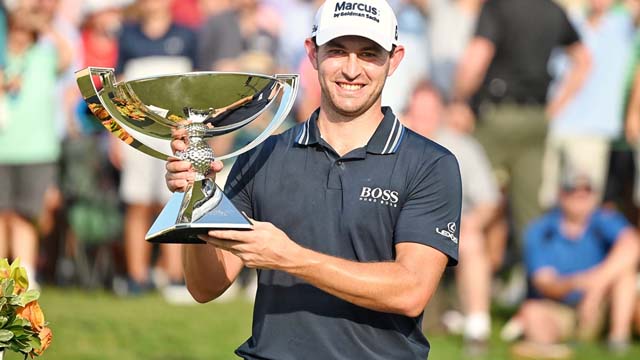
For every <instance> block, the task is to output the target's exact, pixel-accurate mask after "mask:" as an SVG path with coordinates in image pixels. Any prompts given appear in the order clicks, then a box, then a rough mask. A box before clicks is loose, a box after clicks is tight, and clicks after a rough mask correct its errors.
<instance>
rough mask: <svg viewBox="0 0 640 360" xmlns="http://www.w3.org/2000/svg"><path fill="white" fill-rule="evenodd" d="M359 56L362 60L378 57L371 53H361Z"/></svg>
mask: <svg viewBox="0 0 640 360" xmlns="http://www.w3.org/2000/svg"><path fill="white" fill-rule="evenodd" d="M360 56H362V57H363V58H374V57H376V56H378V55H377V54H376V53H372V52H363V53H362V54H360Z"/></svg>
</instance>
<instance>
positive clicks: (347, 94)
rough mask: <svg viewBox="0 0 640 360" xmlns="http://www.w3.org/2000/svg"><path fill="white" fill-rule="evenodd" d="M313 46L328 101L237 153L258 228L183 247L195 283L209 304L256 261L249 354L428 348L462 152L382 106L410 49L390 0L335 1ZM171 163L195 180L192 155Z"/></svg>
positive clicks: (176, 175) (182, 182)
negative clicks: (428, 319) (428, 322)
mask: <svg viewBox="0 0 640 360" xmlns="http://www.w3.org/2000/svg"><path fill="white" fill-rule="evenodd" d="M305 48H306V51H307V54H308V57H309V60H310V61H311V63H312V64H313V66H314V68H315V69H316V70H317V71H318V78H319V81H320V84H321V88H322V100H321V106H320V108H319V109H318V110H317V111H316V112H315V113H314V114H313V115H312V116H311V117H310V118H309V120H308V121H307V122H305V123H303V124H299V125H298V126H296V127H294V128H292V129H290V130H288V131H287V132H285V133H283V134H280V135H278V136H272V137H269V138H268V139H267V140H266V141H264V142H263V143H261V144H260V145H258V146H257V147H256V148H254V149H253V150H251V151H249V152H247V153H245V154H243V155H241V156H240V157H239V158H238V159H237V161H236V163H235V165H234V166H233V169H232V170H231V173H230V175H229V178H228V181H227V185H226V189H225V193H226V195H227V196H228V197H229V199H230V200H231V201H232V203H233V204H234V205H235V207H237V208H238V209H239V210H241V211H242V212H243V213H244V214H245V215H246V216H247V217H248V218H250V222H251V223H252V226H251V228H250V229H248V230H246V229H245V230H227V229H215V230H210V231H208V232H206V234H203V235H199V236H198V237H199V238H200V239H201V240H203V241H205V242H206V243H207V244H206V245H202V244H184V245H183V250H182V251H183V253H182V255H183V261H184V273H185V278H186V282H187V287H188V289H189V291H190V292H191V294H192V295H193V296H194V298H195V299H196V300H197V301H199V302H207V301H210V300H213V299H215V298H216V297H218V296H220V295H221V294H222V293H223V292H224V291H225V290H226V289H227V288H228V287H229V286H230V285H231V284H232V283H233V282H234V280H235V279H236V277H237V276H238V274H239V272H240V270H241V269H242V268H243V267H244V266H247V267H249V268H255V269H258V276H259V284H258V291H257V296H256V302H255V308H254V318H253V329H252V336H251V338H250V339H249V340H247V341H246V342H245V343H244V344H242V345H241V346H240V347H239V348H238V349H237V350H236V354H237V355H239V356H240V357H243V358H245V359H258V358H259V359H300V358H305V359H410V358H411V359H425V358H426V357H427V356H428V353H429V343H428V341H427V339H426V338H425V337H424V336H423V334H422V330H421V320H422V314H423V311H424V308H425V306H426V304H427V302H428V301H429V299H430V298H431V296H432V295H433V293H434V292H435V290H436V288H437V285H438V282H439V280H440V277H441V275H442V273H443V271H444V269H445V267H446V266H447V265H455V263H456V262H457V256H458V228H459V219H460V205H461V185H460V175H459V170H458V164H457V161H456V159H455V157H454V156H453V155H452V154H451V153H450V152H449V151H448V150H446V149H445V148H443V147H441V146H439V145H437V144H435V143H434V142H431V141H429V140H427V139H425V138H423V137H421V136H419V135H417V134H415V133H413V132H412V131H410V130H408V129H406V128H405V127H404V126H403V125H402V124H401V123H400V121H399V120H398V118H397V117H396V116H395V115H394V114H393V112H392V110H391V109H389V108H386V107H382V106H381V97H380V94H381V92H382V89H383V87H384V84H385V80H386V77H387V76H391V75H392V74H393V72H394V71H395V70H396V68H397V67H398V65H399V64H400V62H401V61H402V58H403V56H404V53H405V50H404V48H403V46H402V45H399V44H398V39H397V21H396V18H395V15H394V14H393V11H392V9H391V8H390V6H389V5H388V4H387V3H386V1H384V0H370V1H366V2H354V1H335V0H333V1H332V0H329V1H326V2H325V3H324V5H323V6H322V7H321V8H320V9H319V10H318V13H317V15H316V19H315V25H314V28H313V32H312V37H311V38H309V39H307V40H306V41H305ZM185 134H186V131H180V130H177V131H174V132H173V135H174V141H173V142H172V147H173V149H174V151H177V152H178V154H179V153H180V151H183V150H185V149H186V147H187V143H188V142H189V141H185V140H184V139H185V138H184V137H183V136H184V135H185ZM221 169H222V163H221V162H220V161H219V160H216V161H214V162H212V163H211V169H210V170H211V173H212V174H215V173H216V172H219V171H220V170H221ZM167 170H168V172H167V175H166V181H167V185H168V187H169V188H170V190H172V191H177V192H180V191H185V190H188V189H189V187H191V186H193V184H194V183H196V182H197V181H198V178H197V175H196V173H195V172H194V170H193V166H192V163H191V162H190V161H188V160H181V159H178V158H171V159H170V160H169V161H168V163H167Z"/></svg>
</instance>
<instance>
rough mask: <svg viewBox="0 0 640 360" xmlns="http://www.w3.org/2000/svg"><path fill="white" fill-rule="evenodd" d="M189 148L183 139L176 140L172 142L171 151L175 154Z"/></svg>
mask: <svg viewBox="0 0 640 360" xmlns="http://www.w3.org/2000/svg"><path fill="white" fill-rule="evenodd" d="M186 148H187V144H186V143H185V142H184V140H182V139H174V140H171V150H172V151H173V152H174V153H175V152H176V151H184V150H185V149H186Z"/></svg>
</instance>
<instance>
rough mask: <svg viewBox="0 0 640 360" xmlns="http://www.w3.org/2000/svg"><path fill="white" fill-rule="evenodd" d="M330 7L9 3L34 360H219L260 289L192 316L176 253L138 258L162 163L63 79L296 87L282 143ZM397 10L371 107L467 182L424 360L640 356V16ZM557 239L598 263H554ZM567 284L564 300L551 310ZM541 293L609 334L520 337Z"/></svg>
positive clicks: (310, 2)
mask: <svg viewBox="0 0 640 360" xmlns="http://www.w3.org/2000/svg"><path fill="white" fill-rule="evenodd" d="M321 3H322V1H317V0H316V1H314V0H236V1H229V0H137V1H134V0H112V1H104V0H5V1H0V72H1V76H0V84H1V86H0V257H9V258H15V257H20V258H21V260H22V264H23V265H24V266H25V267H27V270H28V272H29V275H30V277H31V279H30V282H31V284H32V286H34V287H39V288H41V289H42V293H43V294H42V300H41V303H42V306H43V309H44V312H45V317H46V319H47V321H49V322H50V327H51V328H52V330H53V332H54V341H53V344H52V346H51V347H50V348H49V350H47V352H46V353H45V354H44V356H45V358H51V359H230V358H233V355H232V352H233V350H234V349H235V347H236V346H238V345H239V344H240V343H241V342H242V341H244V340H245V339H246V338H247V337H248V336H249V333H250V321H251V320H250V319H251V304H252V301H253V297H254V294H255V290H256V281H255V274H254V273H253V272H250V271H247V272H246V273H245V274H243V275H242V278H241V279H240V281H239V282H238V283H237V284H236V285H234V287H232V288H231V289H229V291H228V292H227V293H226V294H225V295H224V296H223V297H222V298H220V299H217V300H216V301H214V302H212V303H210V304H205V305H202V304H196V303H195V302H194V301H193V300H192V299H191V297H190V296H189V294H188V293H187V291H186V288H185V286H184V282H183V280H182V273H181V263H180V261H181V260H180V249H179V246H178V245H163V246H160V247H158V246H152V245H151V244H148V243H146V242H145V241H144V235H145V233H146V231H147V229H148V228H149V227H150V225H151V222H152V221H153V219H155V217H156V216H157V214H158V212H159V211H160V209H162V206H163V205H164V203H165V202H166V201H167V199H168V197H169V196H170V194H169V193H168V191H167V190H166V188H165V185H164V164H163V162H162V161H159V160H155V159H152V158H147V157H146V155H141V154H140V153H137V152H136V151H133V150H131V149H130V148H128V147H127V146H125V145H124V144H123V143H121V142H119V140H117V139H115V138H114V137H113V136H112V135H111V134H109V133H108V132H107V131H106V130H105V129H104V128H103V127H102V125H101V124H100V122H98V121H96V119H95V118H94V117H93V115H92V114H91V113H90V112H89V111H88V109H87V107H86V105H85V103H84V101H83V100H82V99H81V97H80V93H79V91H78V89H77V86H76V83H75V76H74V72H75V71H77V70H79V69H82V68H84V67H87V66H97V67H111V68H115V71H116V74H117V76H118V78H119V79H121V80H128V79H135V78H139V77H143V76H152V75H160V74H166V73H178V72H187V71H196V70H198V71H207V70H216V71H242V72H252V73H264V74H276V73H298V74H300V76H301V89H300V93H299V94H298V98H297V102H296V104H295V107H294V109H293V110H292V112H291V113H290V115H289V118H288V119H287V122H286V125H285V126H283V128H282V129H281V130H284V129H286V128H288V127H290V126H293V125H295V124H296V123H298V122H303V121H305V120H306V119H307V118H308V117H309V115H310V114H311V113H312V112H313V111H314V110H315V109H316V108H317V107H318V106H319V103H320V94H321V89H320V86H319V83H318V80H317V73H316V72H315V70H314V68H313V66H312V65H311V63H310V62H309V60H308V59H307V57H306V54H305V52H304V47H303V42H304V39H305V38H306V37H307V36H308V35H309V34H310V32H311V27H312V24H313V16H314V14H315V10H316V9H317V7H318V6H319V4H321ZM389 3H390V4H391V5H392V6H393V8H394V9H395V11H396V14H397V17H398V22H399V27H398V32H399V38H400V43H401V44H403V45H404V46H405V47H406V56H405V59H404V60H403V62H402V64H401V66H400V68H399V69H398V71H397V72H396V73H395V74H394V75H393V76H392V77H390V78H388V81H387V84H386V87H385V90H384V93H383V103H384V105H388V106H391V107H392V108H393V109H394V111H395V113H396V114H399V115H401V119H402V121H403V122H404V123H405V124H406V125H407V126H408V127H409V128H411V129H412V130H414V131H416V132H418V133H420V134H422V135H424V136H426V137H428V138H430V139H432V140H434V141H436V142H438V143H441V144H442V145H444V146H446V147H447V148H449V149H450V150H451V151H452V152H454V154H455V155H456V156H457V158H458V160H459V162H460V166H461V172H462V177H463V189H464V205H463V217H462V224H461V236H460V265H459V266H458V267H457V268H456V269H450V270H448V272H447V274H446V275H445V278H444V279H443V282H442V285H441V286H440V288H439V290H438V293H437V294H436V295H435V296H434V298H433V299H432V300H431V302H430V304H429V306H428V307H427V310H426V313H425V319H424V328H425V332H426V333H427V335H428V337H429V339H430V340H431V341H432V355H431V357H432V358H434V359H452V358H459V359H467V358H487V359H507V358H523V359H524V358H554V359H555V358H576V359H596V358H602V357H604V356H609V355H610V354H615V355H617V356H619V358H627V359H638V358H640V341H639V339H640V302H639V301H638V300H637V297H636V295H637V293H638V291H639V289H640V281H638V280H637V279H640V278H638V276H637V274H638V258H640V255H639V254H640V250H638V247H639V245H638V242H639V241H640V240H638V237H637V235H636V230H635V229H636V227H637V226H638V224H639V221H640V217H639V213H638V207H639V206H640V191H639V190H640V177H639V176H638V174H639V173H640V170H639V169H640V166H636V162H637V161H638V159H640V157H639V154H640V75H638V72H637V71H636V64H637V63H638V59H639V58H640V37H638V31H637V29H638V28H637V24H638V13H639V12H638V8H639V5H640V4H638V2H637V1H636V0H628V1H615V0H558V1H556V2H553V1H551V0H513V1H510V0H502V1H501V0H497V1H494V0H491V1H483V0H389ZM507 3H509V4H507ZM509 6H511V7H512V9H510V8H509ZM264 120H267V121H268V120H269V119H264ZM259 123H260V121H258V122H257V123H256V124H255V127H253V125H252V126H250V127H248V128H246V129H243V131H240V132H236V133H234V134H233V135H231V136H224V137H220V138H216V139H214V140H212V146H213V148H214V150H215V152H216V153H218V154H224V153H228V152H230V151H231V149H237V148H238V147H240V146H241V145H243V144H245V143H246V142H247V141H249V140H251V139H252V138H251V136H255V135H254V134H255V132H256V131H257V129H256V128H257V127H258V126H259V125H260V124H259ZM162 146H165V147H166V146H167V144H155V145H153V147H154V148H156V149H161V148H162ZM165 151H167V152H168V150H166V149H165ZM225 167H226V169H227V170H228V169H230V168H231V163H225ZM217 181H218V182H219V183H220V185H222V184H223V182H224V176H220V177H218V179H217ZM554 221H555V222H554ZM576 229H577V230H576ZM558 239H565V240H566V239H579V240H580V241H582V243H589V244H590V245H589V246H587V247H590V248H592V250H584V249H577V248H574V247H571V246H562V245H558V246H560V247H559V248H556V247H549V246H550V245H549V244H550V243H553V244H556V241H560V240H558ZM560 242H561V241H560ZM554 246H555V245H554ZM593 249H597V250H593ZM583 251H586V252H583ZM540 254H543V255H545V254H546V255H548V254H552V255H554V256H555V257H554V256H547V257H546V258H545V257H544V256H542V255H540ZM585 254H587V255H585ZM621 254H622V255H621ZM625 254H626V255H625ZM592 255H593V256H592ZM587 257H588V258H589V259H591V260H590V261H582V260H584V259H585V258H587ZM611 263H620V264H622V263H624V264H625V267H624V269H622V266H619V269H618V268H616V267H615V266H613V265H611ZM541 269H543V270H549V269H554V271H552V275H550V276H547V274H546V273H545V272H544V271H541ZM594 269H604V270H602V271H600V270H597V271H591V270H594ZM630 269H631V270H630ZM625 271H626V272H625ZM594 273H598V274H597V276H596V275H593V277H592V274H594ZM623 273H624V274H625V275H628V274H631V275H630V276H627V277H625V279H626V280H625V281H626V282H624V283H618V282H617V281H616V280H617V278H622V276H618V275H619V274H623ZM601 274H608V275H609V276H608V277H606V276H604V275H601ZM611 274H613V275H611ZM578 275H584V276H578ZM565 283H567V284H569V283H570V284H571V286H572V287H571V289H570V291H568V292H572V291H575V292H577V293H580V294H581V295H578V297H577V298H576V299H577V300H576V299H574V300H569V299H568V298H565V296H564V295H566V294H567V293H568V292H567V291H565V292H563V293H562V295H557V296H552V295H549V294H551V293H553V290H548V289H550V288H551V287H553V286H555V285H554V284H565ZM595 283H597V284H600V283H602V286H591V285H585V284H595ZM594 288H597V289H595V290H594ZM618 288H620V289H626V291H624V290H616V289H618ZM591 294H596V295H593V296H591ZM614 294H615V295H614ZM618 295H619V296H618ZM581 296H582V297H581ZM544 298H553V299H554V300H555V301H556V302H557V303H560V304H562V305H563V306H564V307H566V308H567V309H569V310H570V312H572V314H571V315H572V316H573V317H574V319H573V320H569V322H570V323H571V324H570V325H571V327H572V328H573V329H572V330H568V331H569V332H571V333H572V334H573V333H575V332H576V331H577V330H579V329H581V328H583V326H585V324H586V323H589V319H588V317H587V316H586V315H584V313H589V312H591V313H602V314H603V316H604V322H603V323H604V325H602V326H600V327H599V328H598V329H599V330H598V331H596V332H597V335H595V336H593V337H592V338H590V339H589V340H588V341H587V340H584V339H582V338H576V337H574V336H565V335H568V333H567V332H566V331H564V328H563V329H562V330H563V331H561V329H560V328H555V327H552V328H551V329H546V328H545V324H536V322H535V321H531V319H545V316H551V319H552V320H553V319H557V316H556V315H558V313H556V312H553V311H552V310H549V309H548V308H541V309H538V308H536V304H538V303H536V302H532V300H540V299H544ZM593 298H595V299H596V300H591V299H593ZM587 300H589V301H591V302H592V303H593V304H596V305H591V307H589V306H588V305H589V304H590V303H588V302H587ZM531 304H533V305H531ZM607 304H609V305H608V306H607ZM620 304H622V305H620ZM618 309H625V310H618ZM553 310H554V311H555V309H553ZM588 310H590V311H588ZM558 316H559V315H558ZM538 322H539V321H538ZM543 322H544V321H543ZM551 322H553V321H551ZM547 325H548V324H547ZM558 326H559V325H558ZM576 327H577V329H576ZM540 329H542V332H543V333H546V334H549V333H554V334H556V335H555V336H550V337H545V336H544V334H543V336H542V337H541V336H540V334H539V333H540V332H541V331H540ZM576 339H577V340H576ZM523 340H524V341H523ZM12 356H14V355H10V356H9V357H8V358H10V359H11V358H17V355H15V357H12Z"/></svg>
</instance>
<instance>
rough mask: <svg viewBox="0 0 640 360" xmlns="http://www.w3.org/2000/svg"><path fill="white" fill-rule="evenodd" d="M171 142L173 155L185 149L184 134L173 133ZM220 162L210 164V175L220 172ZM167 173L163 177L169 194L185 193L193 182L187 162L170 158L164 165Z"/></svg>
mask: <svg viewBox="0 0 640 360" xmlns="http://www.w3.org/2000/svg"><path fill="white" fill-rule="evenodd" d="M173 137H174V139H173V141H171V150H172V151H173V153H174V154H175V153H176V152H178V151H183V150H185V149H186V148H187V144H186V143H185V141H184V132H183V131H181V130H177V131H175V132H174V133H173ZM223 166H224V165H223V164H222V161H220V160H215V161H213V162H211V167H210V169H211V174H212V175H215V174H216V173H218V172H220V171H222V168H223ZM166 169H167V173H166V175H165V181H166V183H167V187H168V188H169V190H171V192H175V191H178V192H185V191H187V189H188V188H189V186H190V185H191V184H193V182H194V181H195V175H196V173H195V171H194V170H193V167H192V166H191V163H190V162H189V161H188V160H181V159H179V158H177V157H171V158H169V159H168V161H167V165H166Z"/></svg>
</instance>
